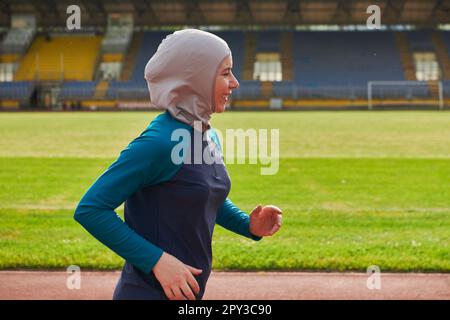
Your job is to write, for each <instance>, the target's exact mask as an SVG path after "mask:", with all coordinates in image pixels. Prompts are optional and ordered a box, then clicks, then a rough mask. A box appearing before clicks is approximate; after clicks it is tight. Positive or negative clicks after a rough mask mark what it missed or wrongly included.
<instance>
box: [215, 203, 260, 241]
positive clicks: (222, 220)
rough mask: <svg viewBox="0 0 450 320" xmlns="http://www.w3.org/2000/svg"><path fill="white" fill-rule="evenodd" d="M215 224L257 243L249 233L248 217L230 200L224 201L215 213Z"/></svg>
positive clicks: (257, 238) (256, 237) (256, 238)
mask: <svg viewBox="0 0 450 320" xmlns="http://www.w3.org/2000/svg"><path fill="white" fill-rule="evenodd" d="M216 223H217V224H219V225H220V226H222V227H224V228H225V229H228V230H230V231H233V232H235V233H237V234H240V235H242V236H244V237H247V238H250V239H253V240H256V241H259V240H261V239H262V237H258V236H256V235H254V234H252V233H251V232H250V216H249V215H248V214H246V213H245V212H244V211H242V210H241V209H239V208H238V207H236V206H235V205H234V204H233V202H231V200H230V199H228V198H227V199H225V201H224V202H223V204H222V206H221V207H220V209H219V211H218V212H217V218H216Z"/></svg>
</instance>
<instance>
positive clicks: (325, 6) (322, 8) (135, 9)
mask: <svg viewBox="0 0 450 320" xmlns="http://www.w3.org/2000/svg"><path fill="white" fill-rule="evenodd" d="M71 4H77V5H79V6H80V8H81V12H82V23H84V24H85V25H90V26H104V25H105V24H106V21H107V16H108V14H110V13H124V12H127V13H131V14H133V16H134V25H135V26H150V27H152V26H175V25H190V26H202V25H205V26H206V25H210V26H211V25H217V26H249V25H254V26H294V25H358V24H365V23H366V19H367V18H368V16H369V14H368V13H366V9H367V7H368V6H369V5H372V4H375V5H378V6H379V7H380V9H381V23H382V24H383V25H387V26H389V25H406V24H408V25H415V26H426V27H433V26H436V25H439V24H449V23H450V0H378V1H377V0H185V1H183V0H129V1H124V0H76V1H73V0H0V26H1V27H9V25H10V17H11V15H13V14H34V15H36V17H37V23H38V25H39V26H41V27H44V28H45V27H57V26H63V25H65V21H66V19H67V16H68V15H67V13H66V9H67V7H68V6H69V5H71Z"/></svg>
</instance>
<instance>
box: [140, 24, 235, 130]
mask: <svg viewBox="0 0 450 320" xmlns="http://www.w3.org/2000/svg"><path fill="white" fill-rule="evenodd" d="M229 55H231V50H230V48H229V47H228V44H227V43H226V42H225V41H224V40H223V39H221V38H219V37H218V36H216V35H214V34H212V33H209V32H206V31H201V30H197V29H185V30H180V31H175V32H174V33H172V34H169V35H168V36H167V37H166V38H165V39H164V40H163V41H162V42H161V44H160V45H159V47H158V50H157V51H156V53H155V54H154V55H153V56H152V57H151V59H150V60H149V62H148V63H147V66H146V67H145V79H146V80H147V85H148V89H149V92H150V99H151V102H152V105H153V106H155V107H158V108H162V109H166V110H168V111H169V112H170V114H171V115H172V116H173V117H174V118H176V119H178V120H179V121H181V122H184V123H187V124H189V125H191V126H193V125H194V121H201V122H202V124H203V128H209V127H210V122H209V120H210V118H211V114H212V113H213V112H214V110H215V102H214V101H215V100H214V89H215V88H214V84H215V79H216V75H217V72H218V71H219V70H218V68H219V67H220V65H221V64H222V62H223V60H224V59H225V58H226V57H227V56H229Z"/></svg>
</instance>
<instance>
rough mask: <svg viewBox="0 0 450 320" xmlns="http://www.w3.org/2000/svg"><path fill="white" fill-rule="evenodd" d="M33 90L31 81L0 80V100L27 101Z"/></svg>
mask: <svg viewBox="0 0 450 320" xmlns="http://www.w3.org/2000/svg"><path fill="white" fill-rule="evenodd" d="M33 91H34V83H33V82H31V81H11V82H0V99H1V100H18V101H28V100H29V99H30V97H31V95H32V93H33Z"/></svg>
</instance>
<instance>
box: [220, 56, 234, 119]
mask: <svg viewBox="0 0 450 320" xmlns="http://www.w3.org/2000/svg"><path fill="white" fill-rule="evenodd" d="M232 67H233V60H232V58H231V55H229V56H228V57H226V58H225V59H224V60H223V62H222V64H221V65H220V67H219V72H218V74H217V76H216V84H215V87H214V101H215V110H214V112H217V113H221V112H224V111H225V105H226V104H227V103H228V100H229V98H230V95H231V91H232V90H234V89H236V88H237V87H239V82H238V81H237V80H236V78H235V77H234V75H233V73H232V72H231V68H232Z"/></svg>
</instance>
